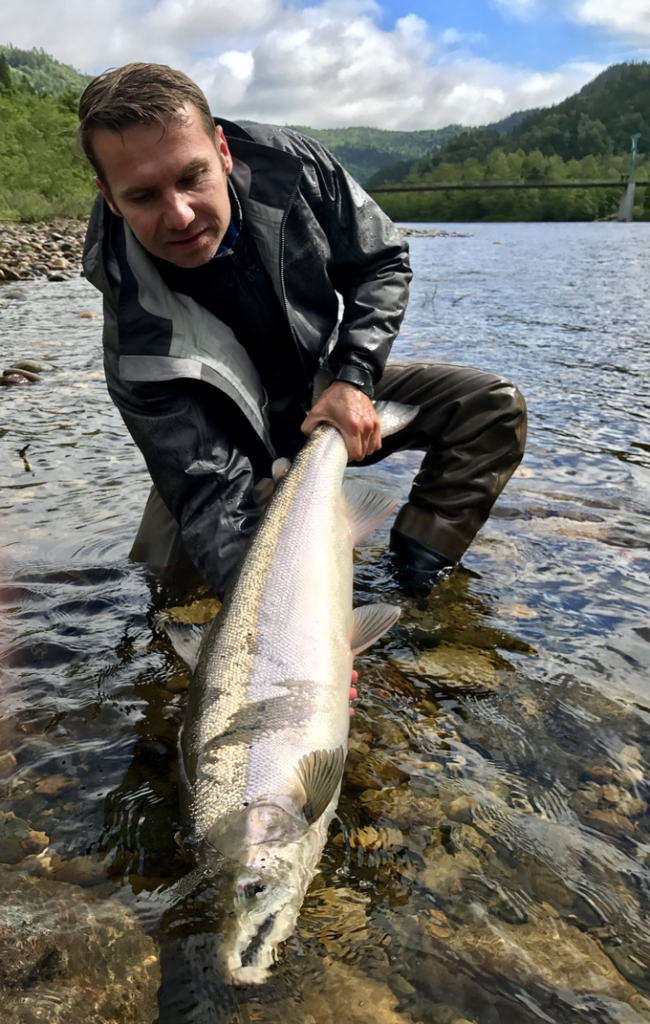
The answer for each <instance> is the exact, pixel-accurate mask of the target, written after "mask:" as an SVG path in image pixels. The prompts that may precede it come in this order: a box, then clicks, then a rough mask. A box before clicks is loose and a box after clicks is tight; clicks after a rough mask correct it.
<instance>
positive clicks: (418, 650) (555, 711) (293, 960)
mask: <svg viewBox="0 0 650 1024" xmlns="http://www.w3.org/2000/svg"><path fill="white" fill-rule="evenodd" d="M467 230H471V231H473V237H471V238H447V239H445V238H437V239H426V238H414V239H412V240H411V251H412V255H413V264H414V268H415V275H416V276H415V282H414V289H413V299H412V303H411V306H410V310H409V315H408V318H407V322H406V324H405V327H404V331H403V333H402V335H401V337H400V339H399V342H398V344H397V347H396V354H397V355H399V356H400V357H401V358H418V359H422V358H426V359H433V360H439V361H447V362H454V361H456V362H461V363H469V364H474V365H478V366H481V367H484V368H486V369H492V370H495V371H499V372H503V373H506V374H508V375H510V376H512V377H513V379H515V380H516V381H517V382H518V383H519V384H520V385H521V387H522V389H523V390H524V392H525V394H526V397H527V399H528V403H529V409H530V414H531V430H530V441H529V447H528V452H527V455H526V458H525V460H524V463H523V465H522V467H521V468H520V470H519V471H518V473H517V475H516V477H515V478H514V479H513V480H512V481H511V483H510V485H509V487H508V488H507V490H506V492H505V494H504V495H503V496H502V499H501V500H500V502H499V503H498V506H497V508H496V509H495V513H494V515H493V517H492V518H491V520H490V522H489V523H488V525H487V526H486V528H485V529H484V530H483V531H482V533H481V534H480V536H479V538H477V540H476V542H475V544H474V545H473V547H472V549H471V551H470V552H469V553H468V554H467V556H466V557H465V559H464V563H463V566H462V567H461V569H459V570H458V571H457V572H456V573H455V574H454V575H453V576H452V577H451V578H450V579H449V580H447V581H446V582H445V583H443V584H442V585H441V587H440V588H439V589H438V590H437V592H436V593H435V594H434V595H433V596H432V598H431V599H430V600H429V602H428V604H427V605H426V607H417V606H414V605H409V606H407V607H406V609H405V612H404V615H403V617H402V619H401V620H400V624H399V626H398V627H397V628H395V629H394V630H393V631H391V633H390V634H389V635H388V636H387V637H386V638H384V640H383V641H382V642H380V643H379V644H377V645H376V646H375V647H374V648H373V649H372V650H371V651H370V652H368V653H367V654H365V655H364V656H362V657H361V658H359V659H358V668H359V672H360V693H361V699H360V702H359V707H358V710H357V714H356V716H355V718H354V720H353V723H352V734H351V742H350V755H349V758H348V762H347V766H346V781H345V787H344V792H343V795H342V799H341V803H340V808H339V819H338V820H337V821H336V822H335V824H334V825H333V827H332V831H331V834H330V841H329V843H328V845H327V848H326V850H325V854H324V857H323V860H322V863H321V867H320V871H319V874H318V876H317V877H316V879H315V880H314V883H313V885H312V888H311V890H310V893H309V895H308V897H307V900H306V902H305V905H304V907H303V911H302V914H301V919H300V925H299V929H298V931H297V933H296V935H295V936H294V937H293V938H292V939H291V940H290V941H289V942H288V943H287V944H286V946H285V948H284V951H283V954H282V957H281V960H280V962H279V963H278V965H277V967H276V969H275V971H274V974H273V978H272V980H271V982H269V984H268V985H266V986H264V987H263V988H262V989H259V990H254V991H250V990H242V991H240V992H233V991H229V990H227V989H225V988H224V987H223V986H222V985H221V983H219V982H217V981H216V979H215V978H214V977H213V974H212V972H211V971H210V969H209V968H210V965H211V964H212V961H213V957H214V949H213V948H212V947H211V937H210V934H209V933H210V922H211V920H212V917H211V915H213V914H214V910H213V907H214V905H215V903H217V902H218V900H217V899H216V897H215V893H214V891H213V890H212V889H211V887H210V883H209V881H208V882H204V883H203V884H202V885H200V886H199V887H198V888H197V887H194V888H193V887H192V886H191V885H189V886H188V887H187V891H185V892H184V891H183V889H182V887H181V888H179V887H178V886H174V885H172V883H174V882H175V881H176V880H177V879H180V878H181V877H183V876H185V875H187V874H188V872H190V871H191V869H192V861H191V856H190V854H189V853H188V852H187V851H186V849H185V847H184V844H183V831H182V830H183V824H182V819H181V815H180V811H179V807H178V765H177V758H176V743H177V735H178V730H179V726H180V724H181V722H182V718H183V710H184V704H185V698H186V689H187V676H186V673H185V670H184V668H183V667H182V666H181V665H180V663H179V662H178V661H177V660H176V659H175V657H174V655H173V654H172V652H171V650H170V648H169V645H168V643H167V641H166V640H165V639H164V638H163V637H162V635H161V634H160V632H159V631H158V630H157V629H156V626H155V617H154V614H153V610H152V603H151V596H150V590H149V585H148V580H147V576H146V572H145V570H143V568H142V567H138V566H134V565H131V564H129V562H128V561H127V552H128V549H129V545H130V542H131V539H132V536H133V533H134V529H135V525H136V524H137V522H138V517H139V514H140V512H141V509H142V506H143V504H144V501H145V496H146V493H147V475H146V471H145V469H144V465H143V462H142V459H141V457H140V455H139V453H138V452H137V450H136V449H135V448H134V446H133V444H132V442H131V441H130V438H129V437H128V435H127V434H126V431H125V429H124V427H123V425H122V424H121V422H120V420H119V417H118V415H117V413H116V412H115V410H114V409H113V408H112V406H111V404H110V402H109V400H108V398H107V396H106V393H105V389H104V384H103V379H102V370H101V350H100V343H101V324H100V320H99V319H78V314H80V313H82V312H85V311H89V310H90V311H93V310H97V311H99V309H100V307H99V304H98V300H97V297H96V295H95V293H94V292H93V290H92V289H91V288H90V287H89V286H88V285H87V284H86V283H85V282H83V281H81V280H78V281H72V282H66V283H60V284H51V283H41V282H29V283H25V284H24V285H21V286H20V289H19V291H22V292H23V293H24V296H25V297H24V298H20V297H18V298H10V297H6V296H7V292H8V289H7V288H5V289H4V290H3V289H2V288H0V325H1V333H0V337H1V338H2V354H3V361H4V363H5V364H6V365H9V364H10V362H11V360H12V359H16V358H18V357H31V358H34V359H37V360H39V361H40V362H42V363H43V365H45V366H47V367H48V369H47V370H46V371H44V373H43V380H42V382H41V383H39V384H36V385H34V386H25V387H16V388H5V389H2V394H0V403H1V407H2V417H1V421H0V422H1V427H0V434H1V435H2V436H1V438H0V444H1V446H2V449H1V450H2V456H3V459H2V467H1V475H2V480H1V483H2V491H1V495H0V504H1V505H2V517H3V518H2V523H3V526H2V540H3V548H2V554H1V556H0V557H1V559H2V563H1V566H0V568H1V571H2V588H1V592H0V598H1V601H2V606H3V612H4V614H3V616H2V620H1V622H0V628H1V630H2V635H1V640H0V643H1V645H2V647H1V650H2V660H3V665H4V673H3V677H2V690H1V694H0V708H1V711H0V777H1V778H0V785H1V789H0V867H1V866H2V865H9V867H3V868H2V872H0V889H2V891H3V893H13V894H14V896H13V897H12V898H14V899H18V896H16V895H15V894H16V893H18V892H20V893H23V888H24V887H25V883H20V884H19V883H18V882H16V878H17V873H21V874H24V873H25V871H28V872H29V878H30V880H31V887H28V888H29V894H28V895H25V894H23V895H21V896H20V899H22V900H31V901H34V900H36V899H37V898H38V899H42V901H44V902H43V907H46V908H48V909H47V913H46V912H45V910H42V912H41V918H43V919H45V918H46V919H47V920H46V924H47V925H48V927H50V930H52V929H54V931H55V932H56V941H57V943H58V944H59V946H61V947H66V948H67V946H66V943H69V942H71V941H72V939H71V938H70V936H71V934H72V931H73V930H74V929H73V928H72V924H71V921H72V920H73V917H74V915H73V916H72V917H71V916H70V915H69V914H68V916H67V917H65V920H64V919H63V916H62V914H61V911H60V910H57V909H56V908H57V907H59V903H60V902H61V901H62V899H63V897H62V896H61V893H62V892H63V893H66V892H69V893H70V894H71V895H70V902H73V901H74V900H79V899H81V898H82V897H81V896H80V895H79V894H85V895H84V896H83V899H84V900H85V901H86V902H85V903H84V904H83V905H84V907H86V910H85V911H84V913H86V914H87V920H92V921H93V922H95V925H93V927H95V926H96V928H97V929H99V933H101V921H102V920H104V918H102V917H101V914H103V913H105V912H106V913H107V912H108V911H110V913H111V914H113V915H114V916H115V915H118V916H119V914H122V915H123V918H120V921H121V922H122V924H121V925H120V927H121V928H122V931H123V934H124V935H126V934H127V933H128V935H129V939H128V941H127V939H126V938H125V939H124V940H123V941H121V942H120V941H115V940H114V939H111V940H110V943H109V941H108V939H107V940H106V943H105V945H106V948H107V949H108V948H109V947H110V952H108V953H106V962H107V964H108V965H109V966H110V967H111V970H112V968H113V967H114V966H116V965H117V967H119V970H117V967H116V970H117V974H116V973H114V972H113V973H111V971H108V973H107V974H106V977H104V975H101V976H100V974H98V975H97V978H95V980H94V982H93V983H94V985H95V988H94V989H93V992H94V995H93V999H95V1003H94V1004H93V1005H95V1006H96V1007H99V1009H97V1011H96V1012H97V1014H99V1016H97V1017H96V1018H95V1017H92V1019H93V1020H94V1019H97V1020H98V1021H99V1020H100V1019H102V1020H110V1021H118V1020H119V1021H122V1020H127V1019H128V1020H133V1021H138V1022H140V1021H142V1024H145V1022H151V1021H153V1020H154V1019H155V1018H156V1015H157V1012H158V1011H157V1010H156V1000H155V995H152V992H153V993H154V994H155V989H156V987H157V984H158V980H159V977H160V974H162V978H163V987H162V990H161V991H162V997H161V1003H162V1009H161V1015H160V1020H161V1022H167V1024H171V1022H176V1021H179V1022H180V1021H197V1022H198V1021H200V1022H201V1024H207V1022H209V1021H211V1020H215V1021H216V1020H224V1021H226V1020H227V1021H233V1022H235V1021H239V1022H247V1021H268V1022H287V1021H288V1022H292V1021H296V1022H298V1021H300V1022H306V1021H316V1022H318V1024H321V1022H329V1021H332V1022H334V1021H337V1020H339V1019H343V1018H344V1019H346V1020H352V1021H368V1020H369V1019H372V1018H375V1019H378V1020H379V1021H380V1022H385V1024H386V1022H387V1024H399V1022H408V1021H413V1022H416V1021H423V1022H436V1024H451V1022H453V1021H462V1020H470V1021H476V1022H478V1024H502V1022H510V1021H512V1022H520V1021H523V1022H528V1021H531V1022H532V1021H540V1020H545V1021H557V1022H565V1021H566V1022H574V1021H585V1022H587V1021H589V1022H594V1021H598V1022H600V1021H603V1022H608V1021H611V1022H613V1021H619V1022H633V1021H643V1020H647V1019H649V1017H650V1014H649V1013H648V1008H649V1007H650V1002H649V1001H647V1000H646V997H648V998H650V926H649V925H648V904H649V902H650V887H649V879H650V875H649V872H648V862H649V856H650V846H649V845H648V838H647V837H648V830H649V828H650V817H649V815H648V804H647V801H648V796H649V794H648V783H647V776H648V769H649V763H650V760H649V755H650V740H649V739H648V721H649V720H650V683H649V680H650V674H649V673H648V655H649V654H650V622H649V620H648V599H649V597H650V585H649V581H648V572H649V570H650V557H649V554H648V541H649V538H650V517H649V515H648V505H649V500H648V499H649V497H650V494H649V491H650V474H649V468H650V432H649V430H648V424H649V422H650V386H649V385H648V371H649V369H650V356H649V348H648V340H647V323H648V320H649V318H650V298H649V297H648V294H647V281H648V269H650V268H649V263H650V257H649V256H648V248H647V243H648V228H647V226H646V225H643V224H638V225H618V224H587V225H568V224H564V225H516V224H508V225H478V226H475V227H472V228H468V229H467ZM497 241H498V242H501V243H502V244H501V245H499V246H495V245H494V243H495V242H497ZM13 290H14V289H13V288H12V291H13ZM415 465H416V457H415V456H413V455H411V454H407V455H400V456H396V457H395V458H394V459H393V460H391V461H390V462H388V463H386V464H384V465H381V466H379V467H373V468H372V469H370V470H367V471H364V473H365V475H366V476H367V477H368V478H369V479H373V478H374V479H377V480H378V481H379V482H380V483H381V484H382V485H383V486H391V487H394V488H397V489H398V490H399V492H400V493H401V494H402V495H403V496H405V495H406V493H407V491H408V487H409V481H410V479H411V476H412V473H413V470H414V467H415ZM387 530H388V527H387V526H385V527H384V528H383V529H382V531H379V533H378V534H375V535H373V537H371V538H370V539H369V540H368V541H366V542H365V544H364V545H362V547H361V548H360V550H359V551H358V553H357V573H356V580H357V586H358V589H359V599H360V600H367V598H368V594H369V592H381V588H382V580H381V577H380V576H379V575H378V570H377V568H376V565H375V560H376V555H377V553H378V552H379V551H380V550H381V548H382V546H384V545H385V543H386V538H387ZM195 596H196V595H195ZM199 597H200V595H199ZM213 610H214V609H213V608H212V609H210V608H208V607H205V606H204V605H202V604H201V603H199V605H196V606H195V608H194V609H193V611H192V612H190V613H185V614H189V615H190V616H191V615H193V614H195V613H196V616H197V618H198V617H199V614H201V613H202V616H203V618H205V617H209V615H210V614H211V613H212V611H213ZM21 885H22V886H23V888H21V887H20V886H21ZM25 892H27V890H25ZM53 894H54V895H56V900H58V901H59V902H58V903H57V902H56V901H55V899H54V895H53ZM48 900H49V902H48ZM20 905H22V904H20ZM31 905H32V904H30V906H31ZM75 905H76V904H75ZM25 913H26V911H25V910H24V907H23V911H22V915H23V918H25ZM30 913H31V911H30ZM88 915H89V916H88ZM0 916H1V915H0ZM5 916H6V915H5ZM41 918H39V920H40V919H41ZM127 919H128V921H129V922H130V925H129V928H130V929H131V930H130V931H129V930H128V928H126V926H125V925H124V921H126V920H127ZM29 920H30V921H36V920H37V916H33V918H32V917H30V918H29ZM74 920H77V919H76V918H74ZM84 920H86V918H85V919H84ZM115 921H116V918H115V919H114V917H110V916H109V917H106V921H105V926H106V928H107V935H108V933H109V932H111V929H112V932H111V934H113V933H115V931H116V929H117V931H119V930H120V929H119V928H118V927H117V925H116V923H115ZM48 922H49V924H48ZM66 922H67V923H66ZM97 922H100V924H97ZM106 922H107V923H106ZM109 925H110V928H109ZM10 926H11V922H10V920H9V919H8V918H7V919H6V920H5V917H2V919H1V920H0V986H2V987H3V988H4V989H5V995H6V996H7V998H6V1000H5V1003H6V1008H5V1011H4V1012H5V1016H6V1014H7V1013H9V1017H8V1018H7V1021H8V1022H12V1021H14V1020H15V1021H16V1022H17V1021H19V1020H20V1021H23V1020H28V1019H29V1020H31V1019H32V1018H31V1017H29V1018H28V1017H25V1016H21V1014H24V1013H25V1012H27V1011H26V1010H25V1006H27V1003H29V1005H30V1006H31V1007H32V1009H31V1010H30V1012H32V1013H33V1015H34V1016H33V1019H34V1020H36V1019H41V1018H40V1016H39V1015H38V1013H37V1010H38V1009H39V1007H40V1008H41V1010H42V1008H43V1007H47V1008H48V1010H47V1013H48V1014H49V1017H50V1019H51V1020H54V1021H61V1022H67V1021H72V1020H77V1019H79V1012H80V1011H79V1010H78V1008H77V1009H75V1007H76V1005H77V1004H76V1003H75V1002H74V1000H75V998H77V997H78V995H79V993H80V992H82V991H85V990H84V989H83V985H82V978H81V975H80V974H79V972H77V973H75V970H76V968H75V963H76V960H75V957H74V956H73V955H72V953H71V954H70V956H68V957H67V959H66V957H65V956H62V955H59V958H58V959H57V957H56V956H55V955H54V952H53V951H52V950H51V949H49V947H47V948H46V946H44V945H43V942H44V941H45V940H44V939H43V937H42V935H41V933H40V932H38V928H37V925H36V924H33V925H30V927H33V929H35V931H34V932H33V945H32V946H31V947H29V948H30V949H31V952H30V953H29V956H31V958H32V960H33V961H34V964H36V967H34V964H31V961H30V964H31V966H29V965H28V966H29V970H27V969H26V968H24V965H23V966H21V967H20V968H19V967H18V966H15V964H14V966H13V967H12V966H11V964H13V963H14V961H13V960H11V963H10V962H9V961H10V959H11V958H10V957H9V959H7V957H8V956H9V954H8V953H7V950H6V939H5V938H3V937H2V936H4V934H5V932H4V931H3V928H4V929H6V928H10ZM75 927H76V928H77V931H78V928H79V925H78V923H77V925H75ZM84 927H85V926H84ZM125 929H126V930H125ZM138 929H139V932H138ZM145 932H148V933H149V934H150V935H152V936H153V937H154V940H155V946H152V945H151V939H150V938H149V937H148V935H147V934H145ZM37 933H38V934H37ZM99 933H98V934H99ZM89 934H90V933H89ZM94 934H95V933H94V932H93V935H94ZM136 934H141V938H140V939H136V937H135V936H136ZM39 936H40V937H39ZM93 941H95V940H93ZM39 942H40V943H41V944H40V945H39ZM147 943H149V945H147ZM100 945H101V943H100ZM91 947H92V948H93V949H94V946H92V942H91V939H90V938H89V939H88V944H87V948H91ZM26 948H27V947H26ZM152 949H155V953H152ZM25 955H26V956H27V954H25ZM57 955H58V954H57ZM8 963H9V966H7V964H8ZM206 965H207V968H208V969H207V970H204V968H205V967H206ZM88 969H90V968H88ZM80 970H81V968H80V967H79V971H80ZM12 971H13V972H14V973H13V974H12V973H11V972H12ZM21 971H22V973H21ZM120 971H121V972H122V973H121V974H120ZM30 972H31V973H30ZM125 972H126V973H125ZM118 975H119V977H120V978H122V976H124V977H128V978H129V979H130V981H129V982H128V984H126V983H125V985H126V987H125V990H124V992H122V990H121V989H120V992H122V994H121V996H120V999H121V1000H122V1001H121V1002H119V1000H118V1001H117V1002H116V995H115V993H116V992H117V989H118V987H119V986H118V982H117V981H116V980H115V978H117V977H118ZM111 978H112V979H113V980H111ZM102 979H103V980H102ZM107 979H108V980H107ZM86 982H87V978H86ZM120 984H122V982H120ZM102 985H103V986H104V987H103V988H102ZM152 986H153V988H152ZM26 993H27V994H26ZM75 993H77V995H76V996H75ZM125 993H126V994H125ZM3 998H4V997H3ZM39 1000H40V1002H39ZM30 1001H31V1002H30ZM118 1003H119V1006H118ZM116 1006H117V1007H118V1008H117V1009H115V1007H116ZM7 1007H8V1009H7ZM41 1010H39V1013H40V1012H41ZM12 1014H13V1016H12ZM129 1014H130V1015H129ZM82 1016H83V1013H82ZM87 1019H88V1020H90V1019H91V1017H90V1016H87Z"/></svg>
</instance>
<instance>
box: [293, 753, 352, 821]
mask: <svg viewBox="0 0 650 1024" xmlns="http://www.w3.org/2000/svg"><path fill="white" fill-rule="evenodd" d="M344 763H345V750H344V749H343V747H338V749H337V750H313V751H312V752H311V754H305V756H304V757H302V758H301V759H300V764H299V765H298V769H297V772H298V778H299V779H300V782H301V783H302V786H303V788H304V790H305V795H306V797H307V799H306V801H305V804H304V806H303V809H302V812H303V814H304V816H305V818H306V820H307V821H308V822H309V824H310V825H313V823H314V822H315V821H318V819H319V818H320V816H321V814H322V813H323V812H324V811H325V809H326V808H327V806H328V804H329V803H330V801H331V800H332V797H333V796H334V794H335V793H336V790H337V789H338V787H339V785H340V782H341V777H342V775H343V765H344Z"/></svg>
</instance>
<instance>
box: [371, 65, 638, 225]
mask: <svg viewBox="0 0 650 1024" xmlns="http://www.w3.org/2000/svg"><path fill="white" fill-rule="evenodd" d="M649 111H650V63H647V62H646V63H641V64H618V65H614V66H613V67H611V68H608V69H607V70H606V71H604V72H603V73H602V74H600V75H598V76H597V78H595V79H594V80H593V81H592V82H590V83H588V85H586V86H585V87H584V88H583V89H582V90H581V91H580V92H579V93H577V94H576V95H575V96H570V97H569V98H568V99H566V100H564V101H563V102H562V103H558V104H557V105H556V106H554V107H550V108H546V109H540V110H537V111H531V112H530V113H529V114H527V115H526V116H525V117H522V118H521V119H520V120H519V121H518V123H516V124H514V125H513V126H512V128H511V129H510V131H508V132H507V133H505V134H500V133H499V132H497V131H495V130H494V129H475V130H469V131H465V132H462V133H461V134H459V135H457V136H455V137H454V138H453V139H450V140H449V141H448V142H446V143H445V144H444V145H443V146H440V147H439V148H438V149H436V150H435V151H433V152H432V153H430V154H428V155H427V156H425V157H421V158H420V159H419V160H416V161H414V162H413V163H412V164H410V165H409V166H405V165H402V166H400V167H397V166H394V167H385V168H383V169H381V170H380V171H378V172H377V173H376V174H375V175H373V177H372V178H371V179H369V181H368V182H367V184H366V187H367V188H369V189H373V188H374V187H376V186H380V185H396V184H404V185H406V186H409V185H410V186H422V185H430V184H439V183H449V184H478V183H481V182H483V183H488V182H508V181H513V182H516V181H525V182H526V183H527V184H532V183H534V182H535V181H537V180H538V181H540V183H542V182H547V181H557V182H567V181H570V180H571V179H575V180H582V181H585V180H587V181H589V180H592V181H593V180H604V181H609V180H611V181H612V183H613V185H614V183H616V182H620V181H621V180H624V179H625V178H626V176H627V175H628V173H629V170H630V156H629V153H630V137H631V135H633V134H636V133H639V134H640V139H639V140H638V141H639V162H638V165H637V177H638V178H639V179H640V180H644V179H646V178H648V177H650V113H649ZM622 194H623V192H622V189H621V187H620V185H619V186H618V187H612V188H604V189H580V188H578V187H576V188H575V189H560V188H557V189H544V188H539V189H535V188H525V189H523V188H522V189H518V190H517V189H512V190H511V189H507V190H505V189H503V190H499V191H487V190H485V191H484V190H480V191H479V190H476V191H449V192H447V191H440V192H412V193H410V194H409V193H395V194H386V193H384V194H381V193H378V194H377V195H376V199H377V200H378V202H380V204H381V206H382V207H383V208H384V209H385V210H386V212H387V213H389V214H390V216H391V217H394V218H395V219H397V220H407V221H410V220H415V221H422V220H425V221H446V220H450V221H454V220H460V221H463V220H471V221H475V220H594V219H597V218H602V217H608V216H612V215H614V214H615V213H616V211H617V209H618V206H619V204H620V201H621V197H622ZM635 215H636V216H638V217H642V218H647V219H650V188H647V189H644V188H639V189H637V205H636V208H635Z"/></svg>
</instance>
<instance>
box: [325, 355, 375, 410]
mask: <svg viewBox="0 0 650 1024" xmlns="http://www.w3.org/2000/svg"><path fill="white" fill-rule="evenodd" d="M334 382H336V383H341V384H351V385H352V386H353V387H355V388H357V389H358V390H359V391H363V393H364V395H367V397H368V398H369V399H370V400H371V401H372V399H373V398H374V397H375V384H374V381H373V379H372V374H371V373H370V371H369V370H364V369H362V368H361V367H360V366H353V365H352V364H351V363H346V364H344V365H343V366H341V368H340V369H339V371H338V373H337V374H336V376H335V377H334Z"/></svg>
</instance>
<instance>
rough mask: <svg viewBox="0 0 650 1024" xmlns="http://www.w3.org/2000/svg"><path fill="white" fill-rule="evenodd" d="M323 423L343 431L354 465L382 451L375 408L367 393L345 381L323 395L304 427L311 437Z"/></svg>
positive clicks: (338, 382) (302, 427) (332, 386)
mask: <svg viewBox="0 0 650 1024" xmlns="http://www.w3.org/2000/svg"><path fill="white" fill-rule="evenodd" d="M319 423H330V424H331V425H332V426H333V427H336V428H337V429H338V430H340V432H341V434H342V435H343V440H344V441H345V447H346V448H347V450H348V460H349V461H350V462H361V460H362V459H365V458H366V457H367V456H368V455H372V454H373V452H376V451H379V449H380V448H381V430H380V428H379V420H378V419H377V413H376V412H375V407H374V405H373V404H372V402H371V401H370V399H369V398H368V396H367V395H364V393H363V391H359V389H358V388H355V387H354V386H353V385H352V384H346V383H345V382H344V381H334V383H333V384H331V385H330V386H329V387H328V388H327V390H326V391H323V394H322V395H321V396H320V398H319V399H318V401H317V402H316V405H315V406H314V408H313V409H312V410H311V412H310V413H309V416H308V417H307V419H306V420H305V421H304V423H303V424H302V426H301V428H300V429H301V430H302V432H303V434H307V436H309V434H311V433H312V432H313V431H314V430H315V429H316V427H317V426H318V424H319Z"/></svg>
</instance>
